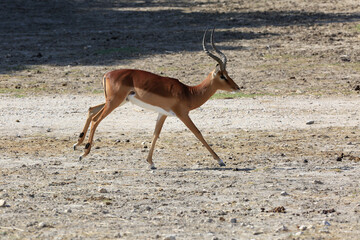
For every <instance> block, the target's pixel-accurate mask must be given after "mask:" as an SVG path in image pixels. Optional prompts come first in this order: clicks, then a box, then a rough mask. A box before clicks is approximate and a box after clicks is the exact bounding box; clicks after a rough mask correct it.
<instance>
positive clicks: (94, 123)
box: [80, 94, 126, 160]
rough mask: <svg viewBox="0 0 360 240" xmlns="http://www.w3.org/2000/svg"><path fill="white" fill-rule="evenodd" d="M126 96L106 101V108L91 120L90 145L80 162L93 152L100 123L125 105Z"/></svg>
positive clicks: (87, 146) (88, 144)
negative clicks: (92, 148) (92, 146)
mask: <svg viewBox="0 0 360 240" xmlns="http://www.w3.org/2000/svg"><path fill="white" fill-rule="evenodd" d="M125 97H126V94H123V95H122V96H121V97H118V98H117V99H116V98H114V99H112V100H108V101H106V103H105V105H104V107H103V108H102V109H101V110H100V111H99V112H98V113H97V114H96V115H95V116H93V118H92V120H91V129H90V135H89V140H88V143H87V144H86V145H85V152H84V154H83V155H82V156H80V160H81V159H82V158H84V157H86V156H87V155H88V154H89V152H90V150H91V144H92V141H93V139H94V134H95V130H96V128H97V127H98V125H99V124H100V122H101V121H102V120H103V119H104V118H105V117H106V116H107V115H109V114H110V113H111V112H112V111H113V110H114V109H115V108H117V107H118V106H119V105H120V104H122V103H124V100H125Z"/></svg>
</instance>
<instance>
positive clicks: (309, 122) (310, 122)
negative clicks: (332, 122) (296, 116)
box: [306, 121, 315, 125]
mask: <svg viewBox="0 0 360 240" xmlns="http://www.w3.org/2000/svg"><path fill="white" fill-rule="evenodd" d="M314 123H315V121H308V122H306V125H311V124H314Z"/></svg>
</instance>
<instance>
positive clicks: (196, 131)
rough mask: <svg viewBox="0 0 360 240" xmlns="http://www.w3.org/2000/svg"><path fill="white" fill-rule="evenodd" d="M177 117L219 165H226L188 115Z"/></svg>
mask: <svg viewBox="0 0 360 240" xmlns="http://www.w3.org/2000/svg"><path fill="white" fill-rule="evenodd" d="M179 119H180V120H181V121H182V122H183V123H184V124H185V125H186V126H187V127H188V128H189V129H190V131H191V132H192V133H193V134H194V135H195V136H196V137H197V138H198V139H199V140H200V142H201V143H202V144H204V146H205V147H206V148H207V150H208V151H209V152H210V153H211V155H212V156H213V158H214V159H215V160H217V161H218V163H219V165H220V166H226V165H225V163H224V162H223V160H221V159H220V158H219V156H218V155H217V154H216V153H215V152H214V150H212V148H211V147H210V146H209V144H208V143H207V142H206V141H205V139H204V137H203V136H202V134H201V132H200V131H199V129H198V128H197V127H196V126H195V124H194V123H193V121H192V120H191V118H190V117H189V115H184V116H180V117H179Z"/></svg>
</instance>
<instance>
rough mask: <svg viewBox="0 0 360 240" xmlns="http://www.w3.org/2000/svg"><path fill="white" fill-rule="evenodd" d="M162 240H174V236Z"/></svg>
mask: <svg viewBox="0 0 360 240" xmlns="http://www.w3.org/2000/svg"><path fill="white" fill-rule="evenodd" d="M164 240H176V237H175V236H167V237H165V238H164Z"/></svg>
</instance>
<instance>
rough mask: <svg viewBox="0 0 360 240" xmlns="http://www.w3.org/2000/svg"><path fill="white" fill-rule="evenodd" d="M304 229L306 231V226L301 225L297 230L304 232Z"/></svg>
mask: <svg viewBox="0 0 360 240" xmlns="http://www.w3.org/2000/svg"><path fill="white" fill-rule="evenodd" d="M306 229H307V226H305V225H301V226H300V227H299V230H301V231H305V230H306Z"/></svg>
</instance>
